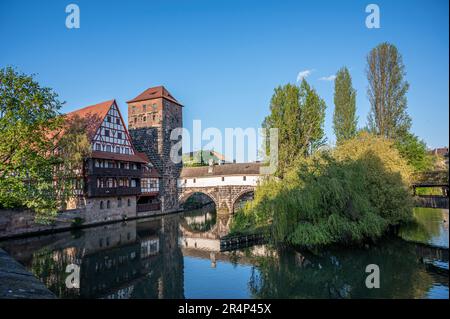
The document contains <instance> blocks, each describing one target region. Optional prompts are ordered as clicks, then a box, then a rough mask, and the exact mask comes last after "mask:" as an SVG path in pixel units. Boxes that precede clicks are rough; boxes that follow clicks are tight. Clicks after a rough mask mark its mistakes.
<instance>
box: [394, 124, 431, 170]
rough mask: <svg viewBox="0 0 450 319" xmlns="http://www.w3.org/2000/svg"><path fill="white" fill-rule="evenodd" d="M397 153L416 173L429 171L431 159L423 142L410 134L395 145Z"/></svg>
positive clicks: (405, 135) (402, 137)
mask: <svg viewBox="0 0 450 319" xmlns="http://www.w3.org/2000/svg"><path fill="white" fill-rule="evenodd" d="M395 145H396V147H397V149H398V151H399V152H400V154H401V155H402V157H403V158H404V159H406V161H407V162H408V164H409V165H411V167H413V168H414V170H415V171H416V172H421V171H427V170H431V169H432V166H433V158H432V156H431V155H430V154H428V152H427V146H426V144H425V142H424V141H421V140H419V138H418V137H417V136H416V135H414V134H412V133H409V132H408V133H406V134H404V135H403V136H401V137H400V138H399V139H398V140H397V141H396V143H395Z"/></svg>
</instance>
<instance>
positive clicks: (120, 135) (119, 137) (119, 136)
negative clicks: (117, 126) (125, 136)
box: [117, 132, 122, 140]
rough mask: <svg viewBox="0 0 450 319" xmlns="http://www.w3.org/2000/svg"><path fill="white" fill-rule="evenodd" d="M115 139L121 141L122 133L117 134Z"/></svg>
mask: <svg viewBox="0 0 450 319" xmlns="http://www.w3.org/2000/svg"><path fill="white" fill-rule="evenodd" d="M117 138H118V139H119V140H120V139H122V133H120V132H119V133H117Z"/></svg>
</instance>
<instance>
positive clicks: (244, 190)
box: [178, 163, 262, 214]
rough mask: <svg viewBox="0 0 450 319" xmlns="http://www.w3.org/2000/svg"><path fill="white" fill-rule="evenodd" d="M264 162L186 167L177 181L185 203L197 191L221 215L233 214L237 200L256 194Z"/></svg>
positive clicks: (180, 195) (180, 194)
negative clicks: (211, 202) (209, 200)
mask: <svg viewBox="0 0 450 319" xmlns="http://www.w3.org/2000/svg"><path fill="white" fill-rule="evenodd" d="M261 166H262V164H261V163H234V164H221V165H210V166H200V167H185V168H183V170H182V172H181V175H180V179H179V180H178V188H179V202H180V204H181V205H182V204H183V203H185V202H186V200H187V199H188V198H189V197H191V196H192V195H193V194H195V193H202V194H205V195H206V196H208V197H209V198H211V200H212V201H213V202H214V203H215V205H216V210H217V213H218V214H233V213H234V211H235V205H236V203H237V202H238V201H239V200H240V199H241V198H243V197H244V196H246V195H248V194H251V193H254V191H255V188H256V186H257V185H258V183H259V181H260V180H261V178H262V175H261V174H260V167H261Z"/></svg>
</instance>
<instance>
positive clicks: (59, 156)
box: [0, 67, 90, 221]
mask: <svg viewBox="0 0 450 319" xmlns="http://www.w3.org/2000/svg"><path fill="white" fill-rule="evenodd" d="M61 106H62V103H61V102H60V101H59V100H58V96H57V94H56V93H55V92H53V91H52V90H51V89H50V88H46V87H41V86H40V85H39V83H38V82H36V81H35V79H34V77H33V76H28V75H25V74H21V73H18V72H17V71H15V70H14V69H13V68H10V67H8V68H4V69H1V70H0V136H2V139H1V142H0V207H4V208H29V209H31V210H33V211H35V212H36V213H37V214H38V215H39V216H37V220H42V221H45V220H47V219H49V218H50V219H51V216H54V215H55V214H56V212H57V210H58V209H59V208H60V207H61V206H62V205H63V203H64V202H65V201H66V200H67V198H68V197H69V196H72V195H73V193H72V190H73V177H74V173H76V172H80V171H81V170H82V158H83V156H85V155H86V154H88V152H89V148H90V145H89V141H88V139H87V136H86V133H85V129H86V127H85V125H84V124H83V125H82V124H80V123H81V120H80V119H73V120H72V121H66V120H65V119H64V117H62V116H60V115H59V113H58V111H59V109H60V108H61ZM63 133H64V134H63Z"/></svg>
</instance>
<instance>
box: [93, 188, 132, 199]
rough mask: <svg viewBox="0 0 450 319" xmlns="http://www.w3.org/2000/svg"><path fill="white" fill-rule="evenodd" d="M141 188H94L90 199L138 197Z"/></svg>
mask: <svg viewBox="0 0 450 319" xmlns="http://www.w3.org/2000/svg"><path fill="white" fill-rule="evenodd" d="M140 192H141V187H114V188H92V189H90V190H89V192H88V194H89V196H90V197H100V196H128V195H138V194H139V193H140Z"/></svg>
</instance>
